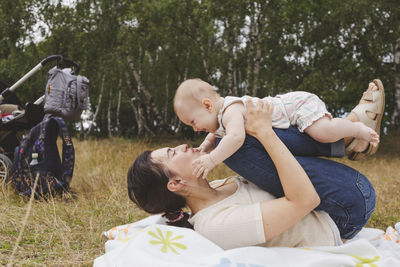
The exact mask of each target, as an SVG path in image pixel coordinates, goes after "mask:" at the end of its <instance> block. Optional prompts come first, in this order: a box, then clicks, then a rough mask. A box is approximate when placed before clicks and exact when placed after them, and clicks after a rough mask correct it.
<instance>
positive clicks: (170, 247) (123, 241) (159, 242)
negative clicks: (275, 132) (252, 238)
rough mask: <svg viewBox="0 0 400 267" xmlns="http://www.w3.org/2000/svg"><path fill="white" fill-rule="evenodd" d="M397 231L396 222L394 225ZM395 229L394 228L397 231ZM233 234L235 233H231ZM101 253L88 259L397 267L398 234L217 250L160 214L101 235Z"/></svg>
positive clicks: (367, 231) (240, 266)
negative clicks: (331, 243) (312, 244)
mask: <svg viewBox="0 0 400 267" xmlns="http://www.w3.org/2000/svg"><path fill="white" fill-rule="evenodd" d="M396 226H397V227H396V228H400V223H398V224H396ZM399 230H400V229H399ZM232 234H233V235H234V234H235V233H232ZM104 235H105V236H106V237H107V238H108V241H106V243H105V254H104V255H102V256H100V257H98V258H96V259H95V260H94V266H95V267H103V266H157V267H158V266H160V267H161V266H174V267H175V266H185V267H188V266H213V267H261V266H269V267H274V266H279V267H281V266H289V267H290V266H296V267H297V266H326V267H328V266H355V267H363V266H365V267H374V266H385V267H386V266H388V267H391V266H393V267H399V266H400V241H399V240H400V239H399V233H398V232H397V231H396V230H395V229H394V228H393V227H388V228H387V229H386V231H383V230H379V229H375V228H364V229H363V230H362V231H361V232H360V233H359V234H358V235H357V236H356V237H355V238H354V239H352V240H349V241H348V242H346V243H345V244H343V245H342V246H337V247H333V246H332V247H330V246H324V247H302V248H288V247H270V248H265V247H256V246H254V247H243V248H236V249H230V250H223V249H221V248H220V247H218V246H217V245H216V244H214V243H213V242H211V241H210V240H208V239H206V238H204V237H203V236H201V235H200V234H198V233H196V232H195V231H193V230H191V229H187V228H181V227H174V226H168V225H166V224H165V219H164V218H163V217H161V216H160V215H153V216H150V217H147V218H145V219H143V220H140V221H137V222H135V223H130V224H125V225H120V226H116V227H113V228H112V229H110V230H108V231H107V232H104Z"/></svg>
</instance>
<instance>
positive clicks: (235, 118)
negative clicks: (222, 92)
mask: <svg viewBox="0 0 400 267" xmlns="http://www.w3.org/2000/svg"><path fill="white" fill-rule="evenodd" d="M243 111H244V109H243V105H242V104H233V105H231V106H230V107H228V108H227V109H226V110H225V112H224V116H223V117H222V123H223V124H224V126H225V136H224V137H223V138H222V139H221V142H220V143H219V144H218V146H217V147H216V148H215V149H214V150H213V151H212V152H211V153H210V156H211V159H212V161H213V162H214V163H215V164H216V165H217V164H220V163H221V162H223V161H224V160H225V159H227V158H229V157H230V156H231V155H232V154H233V153H235V152H236V151H237V150H238V149H239V148H240V147H241V146H242V145H243V142H244V139H245V138H246V130H245V127H244V116H243Z"/></svg>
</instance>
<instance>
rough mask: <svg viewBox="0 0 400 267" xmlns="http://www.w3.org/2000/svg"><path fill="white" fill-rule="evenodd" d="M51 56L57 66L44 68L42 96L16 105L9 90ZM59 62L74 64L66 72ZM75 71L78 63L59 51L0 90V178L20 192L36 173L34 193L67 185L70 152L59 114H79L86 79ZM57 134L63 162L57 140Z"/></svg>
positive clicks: (28, 188) (84, 104) (72, 158)
mask: <svg viewBox="0 0 400 267" xmlns="http://www.w3.org/2000/svg"><path fill="white" fill-rule="evenodd" d="M53 60H57V66H56V67H54V68H53V69H51V70H50V71H49V75H48V80H47V84H46V89H45V91H46V92H45V95H44V96H42V97H40V98H39V99H38V100H36V101H35V102H34V103H28V104H26V105H25V107H24V108H21V107H22V105H21V103H20V101H19V100H18V98H17V97H16V96H15V94H14V93H13V92H14V90H15V89H16V88H17V87H19V86H20V85H21V84H22V83H23V82H24V81H25V80H26V79H28V78H29V77H31V76H32V75H33V74H34V73H36V72H37V71H39V70H40V69H41V68H42V67H43V66H44V65H45V64H47V63H48V62H51V61H53ZM61 66H63V67H72V68H73V69H71V70H72V71H71V72H67V71H65V70H62V69H61ZM78 72H79V64H77V63H75V62H73V61H71V60H69V59H66V58H63V57H62V56H59V55H54V56H49V57H47V58H45V59H44V60H42V61H41V62H40V63H39V64H38V65H37V66H35V67H34V68H33V69H32V70H31V71H30V72H28V73H27V74H26V75H25V76H24V77H22V78H21V79H20V80H19V81H17V82H16V83H15V84H14V85H13V86H11V87H10V88H7V89H5V90H4V91H3V92H2V93H1V95H0V101H1V102H0V111H1V112H2V123H0V181H1V178H3V180H7V181H11V184H12V185H13V187H14V188H15V190H16V191H17V192H18V193H20V194H22V195H30V194H31V189H32V187H33V185H34V180H35V177H36V175H37V174H39V176H38V186H37V187H36V191H35V195H36V196H43V195H46V194H48V193H59V192H62V191H65V190H68V189H69V183H70V181H71V178H72V174H73V169H74V162H75V152H74V148H73V144H72V140H71V138H70V136H69V133H68V129H67V127H66V125H65V122H64V119H63V118H66V119H78V118H79V117H80V114H81V112H82V110H84V109H86V108H87V101H88V99H87V98H88V95H87V93H88V84H89V80H87V79H86V77H83V76H76V75H75V74H77V73H78ZM3 87H4V86H3ZM78 94H79V95H78ZM60 98H62V99H60ZM31 128H32V129H31ZM29 129H31V130H30V131H29V134H28V135H27V136H26V137H24V138H22V134H23V133H26V132H27V130H29ZM59 134H60V136H61V138H62V141H63V151H62V161H61V159H60V156H59V152H58V148H57V143H56V140H57V137H58V135H59Z"/></svg>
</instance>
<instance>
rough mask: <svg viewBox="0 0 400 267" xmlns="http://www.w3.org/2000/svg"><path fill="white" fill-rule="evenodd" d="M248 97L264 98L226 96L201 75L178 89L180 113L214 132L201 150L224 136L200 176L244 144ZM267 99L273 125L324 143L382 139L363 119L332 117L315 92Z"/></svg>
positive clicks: (203, 161)
mask: <svg viewBox="0 0 400 267" xmlns="http://www.w3.org/2000/svg"><path fill="white" fill-rule="evenodd" d="M248 99H251V100H253V101H256V100H258V98H255V97H250V96H243V97H233V96H227V97H221V96H220V95H219V94H218V93H217V92H216V91H215V90H214V88H213V87H212V86H211V85H210V84H208V83H207V82H204V81H202V80H200V79H189V80H186V81H184V82H183V83H182V84H181V85H180V86H179V87H178V89H177V91H176V93H175V97H174V109H175V113H176V115H177V116H178V117H179V119H180V120H181V121H182V122H183V123H185V124H186V125H190V126H192V127H193V129H194V130H195V131H206V132H209V134H208V135H207V137H206V138H205V140H204V142H203V143H202V144H201V145H200V146H199V147H198V149H200V150H201V151H210V150H211V149H213V148H214V147H215V141H216V137H221V138H222V139H221V142H220V143H219V145H218V146H217V147H216V148H215V149H214V150H213V151H212V152H211V153H209V154H205V155H203V156H201V157H200V158H199V159H197V160H196V161H194V162H193V164H194V166H195V174H196V176H197V177H200V176H202V177H203V178H205V177H206V176H207V174H208V172H209V171H210V170H211V169H212V168H214V166H215V165H217V164H219V163H221V162H223V161H224V160H225V159H227V158H228V157H230V156H231V155H232V154H233V153H234V152H236V150H238V149H239V148H240V147H241V146H242V144H243V142H244V139H245V136H246V132H245V122H246V117H245V114H246V110H245V108H246V105H245V103H246V101H247V100H248ZM263 100H264V101H267V102H269V103H270V104H272V105H273V113H272V126H273V127H275V128H281V129H286V128H289V126H290V125H296V126H297V127H298V129H299V130H300V132H306V133H307V134H308V135H310V136H311V137H312V138H314V139H315V140H317V141H319V142H322V143H331V142H336V141H338V140H340V139H342V138H344V137H348V136H352V137H355V138H358V139H361V140H364V141H367V142H369V143H370V144H371V145H373V146H377V145H378V143H379V135H378V134H377V133H376V132H375V131H374V130H373V129H371V128H369V127H367V126H365V125H364V124H363V123H361V122H351V121H349V120H346V119H341V118H332V115H331V114H330V113H329V112H328V111H327V109H326V107H325V104H324V102H322V100H321V99H319V98H318V97H317V96H316V95H314V94H311V93H307V92H301V91H295V92H291V93H287V94H283V95H277V96H275V97H270V96H267V97H265V98H263Z"/></svg>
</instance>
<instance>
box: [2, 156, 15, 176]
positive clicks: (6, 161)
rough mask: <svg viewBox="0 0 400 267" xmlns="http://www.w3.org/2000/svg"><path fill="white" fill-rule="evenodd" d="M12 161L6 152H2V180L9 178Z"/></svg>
mask: <svg viewBox="0 0 400 267" xmlns="http://www.w3.org/2000/svg"><path fill="white" fill-rule="evenodd" d="M11 167H12V161H11V160H10V158H9V157H7V156H6V155H4V154H0V181H1V180H7V178H9V176H10V173H11Z"/></svg>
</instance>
